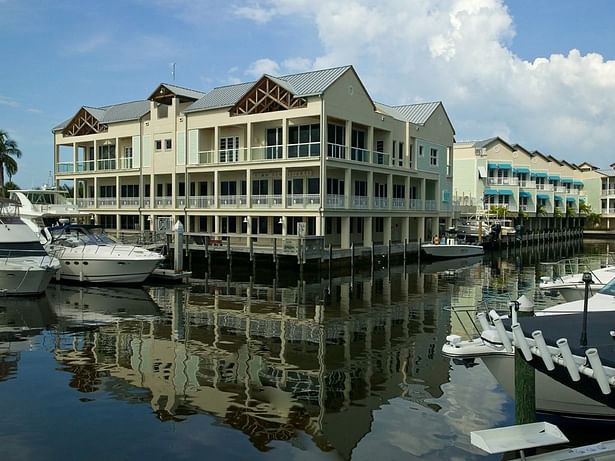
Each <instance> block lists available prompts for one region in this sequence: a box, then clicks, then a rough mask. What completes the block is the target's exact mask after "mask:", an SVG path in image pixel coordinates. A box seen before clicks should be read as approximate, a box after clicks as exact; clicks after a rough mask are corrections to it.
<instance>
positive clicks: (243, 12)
mask: <svg viewBox="0 0 615 461" xmlns="http://www.w3.org/2000/svg"><path fill="white" fill-rule="evenodd" d="M234 12H235V14H236V15H237V16H241V17H244V18H246V19H250V20H252V21H254V22H258V23H261V24H264V23H266V22H269V20H270V19H271V18H272V17H273V16H274V15H275V11H273V10H268V9H265V8H261V7H260V5H258V4H255V5H251V6H239V7H235V11H234Z"/></svg>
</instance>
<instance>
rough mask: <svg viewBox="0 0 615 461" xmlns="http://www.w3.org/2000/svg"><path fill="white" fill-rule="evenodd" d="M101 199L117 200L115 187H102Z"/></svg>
mask: <svg viewBox="0 0 615 461" xmlns="http://www.w3.org/2000/svg"><path fill="white" fill-rule="evenodd" d="M100 198H115V186H100Z"/></svg>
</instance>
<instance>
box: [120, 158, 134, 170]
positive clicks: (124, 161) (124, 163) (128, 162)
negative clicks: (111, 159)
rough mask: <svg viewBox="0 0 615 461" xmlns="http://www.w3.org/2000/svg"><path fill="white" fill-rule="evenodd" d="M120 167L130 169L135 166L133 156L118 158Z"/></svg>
mask: <svg viewBox="0 0 615 461" xmlns="http://www.w3.org/2000/svg"><path fill="white" fill-rule="evenodd" d="M118 163H119V167H120V169H121V170H129V169H131V168H133V166H132V165H133V159H132V157H120V158H119V159H118Z"/></svg>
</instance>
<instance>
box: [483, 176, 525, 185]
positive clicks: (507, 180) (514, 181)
mask: <svg viewBox="0 0 615 461" xmlns="http://www.w3.org/2000/svg"><path fill="white" fill-rule="evenodd" d="M487 184H490V185H491V184H493V185H499V186H518V185H519V178H513V177H508V176H507V177H496V176H490V177H489V178H487Z"/></svg>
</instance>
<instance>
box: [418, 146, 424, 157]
mask: <svg viewBox="0 0 615 461" xmlns="http://www.w3.org/2000/svg"><path fill="white" fill-rule="evenodd" d="M422 156H423V146H419V157H422Z"/></svg>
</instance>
